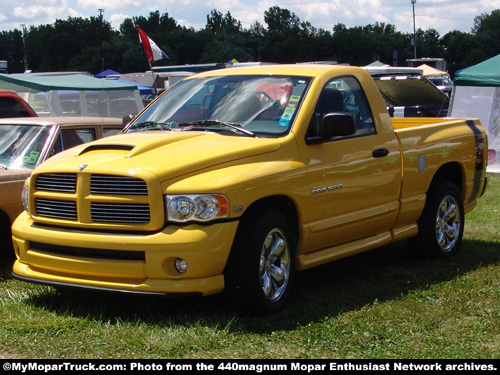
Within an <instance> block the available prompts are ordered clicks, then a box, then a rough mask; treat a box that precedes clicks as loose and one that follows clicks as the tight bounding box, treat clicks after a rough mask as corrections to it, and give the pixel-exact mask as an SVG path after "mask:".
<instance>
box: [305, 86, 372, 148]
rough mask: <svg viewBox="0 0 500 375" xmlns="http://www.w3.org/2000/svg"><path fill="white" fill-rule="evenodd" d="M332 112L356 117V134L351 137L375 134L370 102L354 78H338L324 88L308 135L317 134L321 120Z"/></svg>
mask: <svg viewBox="0 0 500 375" xmlns="http://www.w3.org/2000/svg"><path fill="white" fill-rule="evenodd" d="M332 112H345V113H350V114H351V115H352V116H353V117H354V120H355V122H356V133H355V134H353V135H350V136H349V137H357V136H362V135H370V134H375V127H374V124H373V117H372V113H371V110H370V107H369V105H368V101H367V100H366V96H365V93H364V92H363V90H362V89H361V86H360V85H359V82H358V81H357V80H356V79H355V78H354V77H342V78H336V79H335V80H332V81H330V82H328V84H327V85H326V86H325V87H324V88H323V91H322V92H321V95H320V97H319V99H318V102H317V104H316V108H315V110H314V114H313V118H312V119H311V123H310V125H309V131H308V135H310V136H311V135H314V134H317V133H316V131H317V129H318V127H319V123H320V121H321V118H322V117H323V116H324V115H326V114H327V113H332ZM339 138H344V137H339Z"/></svg>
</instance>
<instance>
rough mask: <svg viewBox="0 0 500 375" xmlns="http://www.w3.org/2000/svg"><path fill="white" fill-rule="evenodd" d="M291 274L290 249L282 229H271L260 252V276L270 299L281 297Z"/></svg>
mask: <svg viewBox="0 0 500 375" xmlns="http://www.w3.org/2000/svg"><path fill="white" fill-rule="evenodd" d="M289 276H290V249H289V246H288V243H287V240H286V236H285V234H284V233H283V231H281V230H280V229H278V228H276V229H273V230H271V232H269V234H268V235H267V236H266V239H265V241H264V244H263V245H262V250H261V252H260V262H259V277H260V285H261V288H262V292H263V293H264V295H265V296H266V298H267V299H269V300H270V301H276V300H278V299H280V298H281V296H282V295H283V293H284V292H285V290H286V287H287V284H288V279H289Z"/></svg>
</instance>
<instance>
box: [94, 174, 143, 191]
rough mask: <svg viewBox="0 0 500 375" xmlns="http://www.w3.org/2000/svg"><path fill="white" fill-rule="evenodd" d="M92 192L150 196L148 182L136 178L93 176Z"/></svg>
mask: <svg viewBox="0 0 500 375" xmlns="http://www.w3.org/2000/svg"><path fill="white" fill-rule="evenodd" d="M90 192H91V193H92V194H108V195H113V194H117V195H148V187H147V185H146V182H144V181H143V180H141V179H138V178H135V177H129V176H110V175H92V176H91V178H90Z"/></svg>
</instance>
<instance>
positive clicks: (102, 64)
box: [99, 9, 104, 72]
mask: <svg viewBox="0 0 500 375" xmlns="http://www.w3.org/2000/svg"><path fill="white" fill-rule="evenodd" d="M103 13H104V9H99V18H100V19H101V26H100V27H101V30H100V31H99V34H100V40H101V72H102V71H104V57H103V55H102V38H103V34H104V27H103V20H102V19H103Z"/></svg>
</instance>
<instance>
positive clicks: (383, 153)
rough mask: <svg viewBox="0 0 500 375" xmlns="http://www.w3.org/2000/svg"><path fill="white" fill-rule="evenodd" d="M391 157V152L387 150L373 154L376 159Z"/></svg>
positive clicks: (381, 149)
mask: <svg viewBox="0 0 500 375" xmlns="http://www.w3.org/2000/svg"><path fill="white" fill-rule="evenodd" d="M387 155H389V150H388V149H386V148H379V149H378V150H374V151H373V152H372V156H373V157H374V158H383V157H384V156H387Z"/></svg>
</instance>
